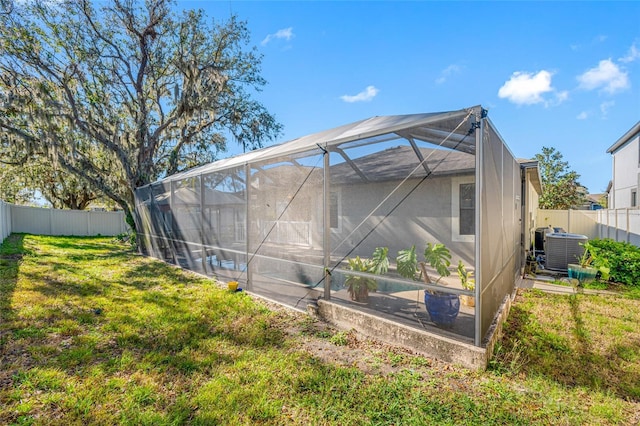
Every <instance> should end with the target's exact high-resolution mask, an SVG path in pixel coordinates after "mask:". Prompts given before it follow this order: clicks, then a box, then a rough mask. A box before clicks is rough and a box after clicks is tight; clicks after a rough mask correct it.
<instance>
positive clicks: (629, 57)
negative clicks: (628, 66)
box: [620, 43, 640, 63]
mask: <svg viewBox="0 0 640 426" xmlns="http://www.w3.org/2000/svg"><path fill="white" fill-rule="evenodd" d="M638 59H640V49H638V47H637V46H636V43H633V44H632V45H631V47H630V48H629V52H627V54H626V55H625V56H623V57H622V58H620V62H623V63H627V62H633V61H637V60H638Z"/></svg>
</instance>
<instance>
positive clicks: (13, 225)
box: [0, 201, 129, 241]
mask: <svg viewBox="0 0 640 426" xmlns="http://www.w3.org/2000/svg"><path fill="white" fill-rule="evenodd" d="M128 230H129V225H127V223H126V222H125V216H124V212H121V211H119V212H105V211H84V210H57V209H44V208H39V207H27V206H17V205H14V204H8V203H5V202H3V201H0V237H1V239H0V241H4V239H5V238H6V237H7V236H8V235H9V234H10V233H11V232H24V233H28V234H38V235H75V236H96V235H104V236H114V235H118V234H122V233H125V232H127V231H128Z"/></svg>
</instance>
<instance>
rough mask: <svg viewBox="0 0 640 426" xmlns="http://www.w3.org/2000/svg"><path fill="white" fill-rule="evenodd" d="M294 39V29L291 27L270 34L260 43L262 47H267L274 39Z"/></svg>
mask: <svg viewBox="0 0 640 426" xmlns="http://www.w3.org/2000/svg"><path fill="white" fill-rule="evenodd" d="M293 37H294V34H293V27H289V28H283V29H281V30H278V31H276V32H275V33H273V34H269V35H267V36H266V37H265V38H264V40H262V41H261V42H260V44H261V45H263V46H266V45H267V44H268V43H269V42H270V41H271V40H274V39H284V40H287V41H289V40H291V39H292V38H293Z"/></svg>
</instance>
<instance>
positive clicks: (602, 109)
mask: <svg viewBox="0 0 640 426" xmlns="http://www.w3.org/2000/svg"><path fill="white" fill-rule="evenodd" d="M615 104H616V103H615V102H614V101H607V102H603V103H601V104H600V112H601V113H602V118H607V114H608V113H609V110H610V109H611V108H613V106H614V105H615Z"/></svg>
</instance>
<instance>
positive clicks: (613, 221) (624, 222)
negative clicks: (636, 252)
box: [597, 208, 640, 247]
mask: <svg viewBox="0 0 640 426" xmlns="http://www.w3.org/2000/svg"><path fill="white" fill-rule="evenodd" d="M597 212H598V226H599V230H600V237H601V238H611V239H613V240H616V241H626V242H627V243H630V244H633V245H635V246H638V247H640V210H638V209H628V208H627V209H616V210H597Z"/></svg>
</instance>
